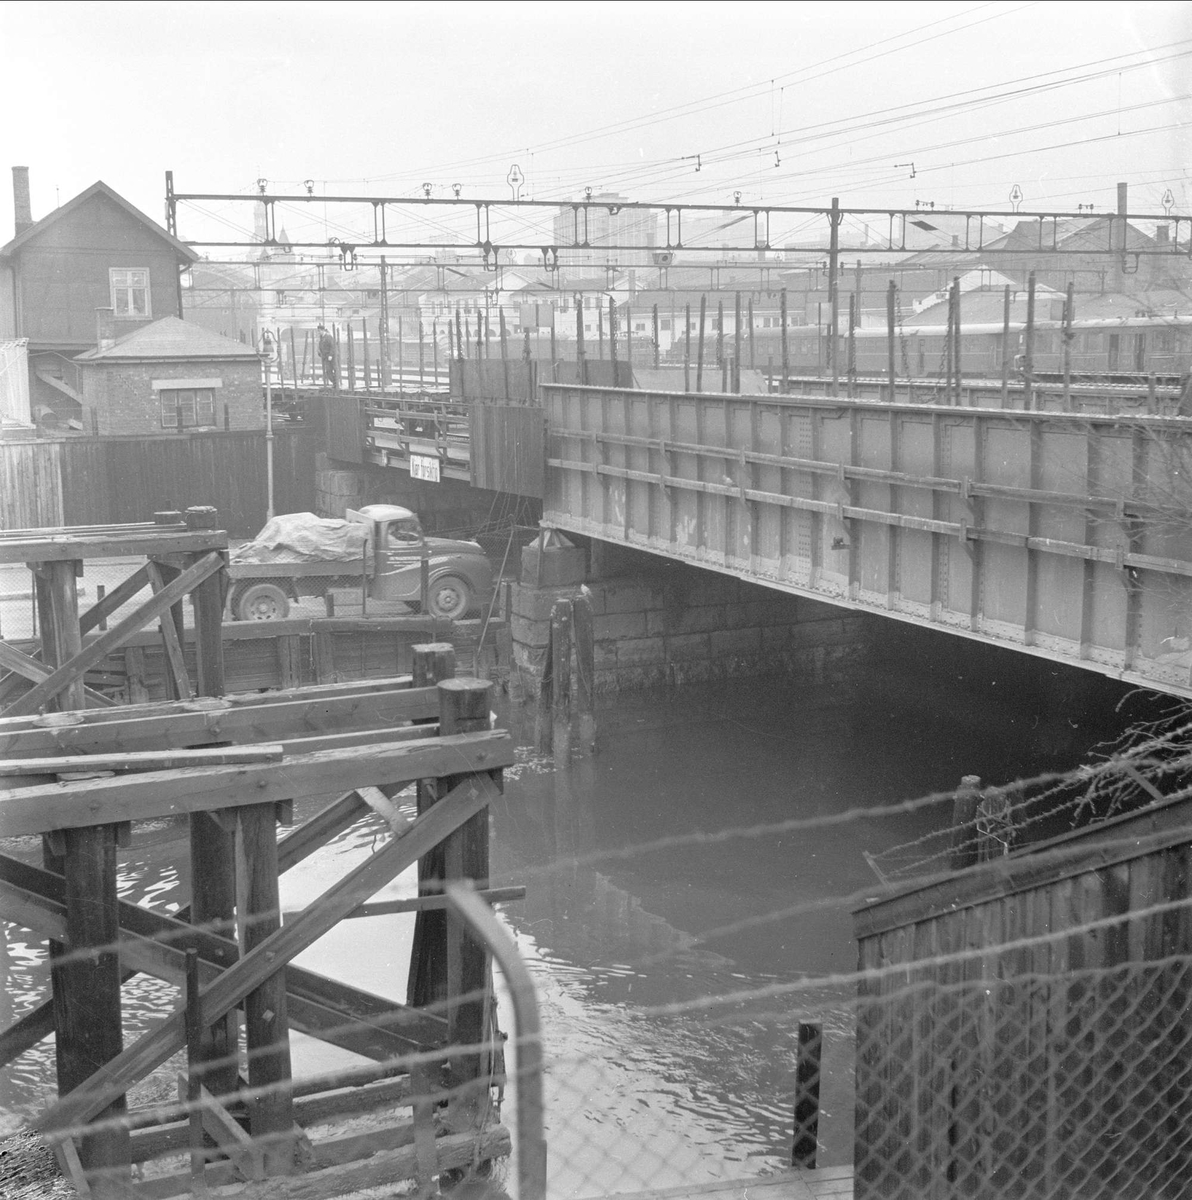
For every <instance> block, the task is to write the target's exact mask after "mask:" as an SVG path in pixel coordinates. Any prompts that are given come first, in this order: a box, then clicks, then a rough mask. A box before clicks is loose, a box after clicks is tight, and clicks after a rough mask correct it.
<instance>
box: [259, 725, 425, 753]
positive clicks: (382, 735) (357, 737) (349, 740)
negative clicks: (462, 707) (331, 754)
mask: <svg viewBox="0 0 1192 1200" xmlns="http://www.w3.org/2000/svg"><path fill="white" fill-rule="evenodd" d="M438 728H439V727H438V725H405V726H402V727H400V728H396V729H362V730H360V731H359V732H357V733H327V734H321V735H316V736H314V737H300V738H292V739H290V740H289V741H285V742H282V743H281V746H282V749H283V750H284V751H285V752H286V753H287V754H311V753H313V752H314V751H316V750H336V749H342V748H343V747H345V746H368V745H374V744H379V743H382V742H385V743H392V742H412V741H415V740H417V739H418V738H424V737H434V736H435V734H436V733H437V732H438Z"/></svg>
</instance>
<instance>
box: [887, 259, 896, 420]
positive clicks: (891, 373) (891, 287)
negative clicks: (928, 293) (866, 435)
mask: <svg viewBox="0 0 1192 1200" xmlns="http://www.w3.org/2000/svg"><path fill="white" fill-rule="evenodd" d="M897 292H898V289H897V287H896V285H895V283H894V280H893V279H891V280H890V282H889V284H888V285H887V286H886V374H887V376H888V377H889V380H890V396H889V399H890V403H891V404H893V403H894V385H895V381H896V379H897V376H896V374H895V368H894V308H895V301H896V299H897Z"/></svg>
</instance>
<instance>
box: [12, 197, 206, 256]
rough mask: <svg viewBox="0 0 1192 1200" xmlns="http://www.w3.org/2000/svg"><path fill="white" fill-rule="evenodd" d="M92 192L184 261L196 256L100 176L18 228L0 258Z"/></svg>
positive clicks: (14, 251)
mask: <svg viewBox="0 0 1192 1200" xmlns="http://www.w3.org/2000/svg"><path fill="white" fill-rule="evenodd" d="M95 196H105V197H106V198H107V199H109V200H111V201H112V203H113V204H116V205H118V206H119V207H120V208H122V209H124V211H125V212H126V213H128V214H129V216H131V217H133V218H134V219H135V220H137V221H140V222H141V224H142V225H144V226H145V227H146V228H147V229H149V230H150V231H151V232H152V233H155V234H157V236H158V237H160V238H161V240H162V241H163V242H166V243H167V244H168V245H169V246H170V247H172V248H173V250H174V252H175V253H176V254H177V255H178V257H179V258H181V259H183V260H184V261H186V262H188V263H190V262H197V261H198V258H199V256H198V255H197V254H196V253H195V252H194V251H193V250H192V249H191V248H190V247H189V246H188V245H186V244H185V243H184V242H180V241H179V240H178V239H177V238H176V237H174V235H173V234H171V233H167V232H166V231H165V230H164V229H163V228H162V227H161V226H160V225H159V224H158V223H157V222H156V221H151V220H150V219H149V218H148V217H147V216H145V214H144V213H143V212H141V210H140V209H139V208H136V207H135V206H133V205H132V204H129V202H128V201H127V200H125V198H124V197H123V196H121V195H120V193H119V192H117V191H115V190H114V189H112V188H110V187H108V185H107V184H106V183H104V181H103V180H102V179H99V180H96V182H95V183H93V184H92V185H91V186H90V187H89V188H87V190H86V191H83V192H80V193H79V194H78V195H77V196H75V197H74V199H73V200H68V201H67V202H66V203H65V204H63V205H61V206H60V207H59V208H56V209H54V211H53V212H52V213H50V214H49V215H48V216H44V217H42V219H41V220H40V221H34V222H33V224H32V225H30V226H29V227H28V229H22V230H21V232H20V233H18V234H17V236H16V237H14V238H13V239H12V241H11V242H8V243H7V244H6V245H4V246H0V258H10V257H12V255H13V254H15V253H16V252H17V251H18V250H20V248H21V247H22V246H24V245H25V243H26V242H29V241H32V240H33V239H34V238H36V237H37V236H38V235H39V234H41V233H43V232H44V231H45V230H46V229H48V228H49V227H50V226H51V225H53V224H54V223H55V222H56V221H60V220H62V218H63V217H65V216H67V215H68V214H70V213H72V212H74V211H75V209H77V208H81V207H82V206H83V205H84V204H86V203H87V202H88V201H89V200H91V199H93V198H94V197H95Z"/></svg>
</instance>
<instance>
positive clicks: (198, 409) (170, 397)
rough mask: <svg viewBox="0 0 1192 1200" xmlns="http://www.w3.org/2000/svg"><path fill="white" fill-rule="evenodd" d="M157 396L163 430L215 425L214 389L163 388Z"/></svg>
mask: <svg viewBox="0 0 1192 1200" xmlns="http://www.w3.org/2000/svg"><path fill="white" fill-rule="evenodd" d="M158 394H159V395H160V396H161V425H162V428H163V429H185V428H187V427H188V426H195V425H214V424H215V389H214V388H164V389H162V390H161V391H160V392H159V393H158Z"/></svg>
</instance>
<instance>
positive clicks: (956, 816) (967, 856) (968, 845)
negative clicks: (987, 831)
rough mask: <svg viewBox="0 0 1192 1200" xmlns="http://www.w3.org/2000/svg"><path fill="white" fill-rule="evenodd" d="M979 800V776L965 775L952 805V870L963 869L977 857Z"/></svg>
mask: <svg viewBox="0 0 1192 1200" xmlns="http://www.w3.org/2000/svg"><path fill="white" fill-rule="evenodd" d="M980 802H981V776H980V775H965V776H964V777H963V778H962V779H961V781H960V787H958V788H957V789H956V798H955V800H954V802H953V805H952V860H951V867H952V870H953V871H963V870H964V869H965V867H971V866H972V865H973V864H974V863H975V862H977V859H978V853H977V850H978V847H977V805H978V804H980Z"/></svg>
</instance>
